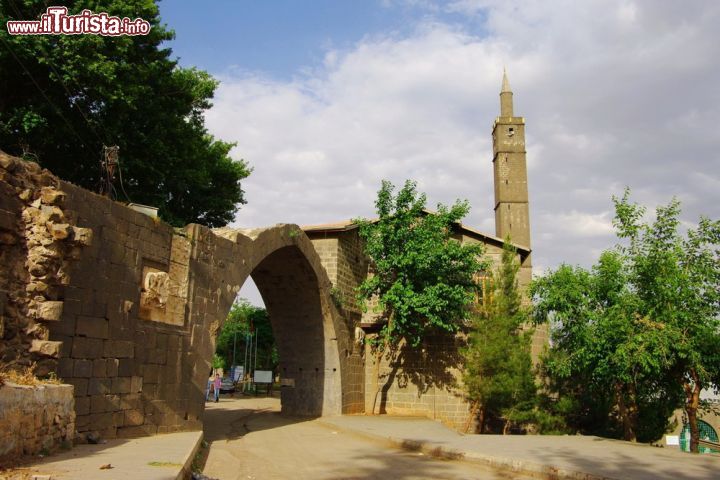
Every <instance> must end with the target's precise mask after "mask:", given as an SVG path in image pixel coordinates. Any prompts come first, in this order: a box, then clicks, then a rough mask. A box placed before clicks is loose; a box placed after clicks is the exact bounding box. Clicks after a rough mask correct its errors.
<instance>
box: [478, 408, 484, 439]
mask: <svg viewBox="0 0 720 480" xmlns="http://www.w3.org/2000/svg"><path fill="white" fill-rule="evenodd" d="M484 431H485V406H484V405H481V406H480V408H479V409H478V433H483V432H484Z"/></svg>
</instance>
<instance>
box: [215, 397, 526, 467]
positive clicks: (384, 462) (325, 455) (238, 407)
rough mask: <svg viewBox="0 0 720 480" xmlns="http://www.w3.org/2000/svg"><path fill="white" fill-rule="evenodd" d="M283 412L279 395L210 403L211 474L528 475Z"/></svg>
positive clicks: (229, 399)
mask: <svg viewBox="0 0 720 480" xmlns="http://www.w3.org/2000/svg"><path fill="white" fill-rule="evenodd" d="M279 408H280V401H279V400H278V399H277V398H257V399H255V398H235V399H232V398H222V399H221V401H220V403H208V406H207V410H206V412H205V439H206V440H207V441H208V443H210V444H211V445H210V452H209V455H208V459H207V463H206V465H205V471H204V472H205V474H206V475H208V476H210V477H213V478H218V479H221V480H236V479H242V480H249V479H258V480H264V479H313V480H330V479H383V480H387V479H391V480H415V479H448V480H449V479H508V478H526V477H518V476H512V475H510V474H507V473H505V472H497V471H494V470H492V469H490V468H488V467H485V466H481V465H476V464H472V463H466V462H461V461H446V460H438V459H434V458H430V457H428V456H425V455H423V454H420V453H417V452H406V451H402V450H398V449H396V448H393V447H392V446H390V445H388V444H385V443H384V442H381V441H375V440H372V439H368V438H367V437H363V436H359V435H357V434H353V433H348V432H341V431H337V430H334V429H333V428H332V427H330V426H327V425H324V424H323V423H322V422H321V421H317V420H307V419H303V418H294V419H293V418H287V417H283V416H281V415H280V414H279V413H278V411H279Z"/></svg>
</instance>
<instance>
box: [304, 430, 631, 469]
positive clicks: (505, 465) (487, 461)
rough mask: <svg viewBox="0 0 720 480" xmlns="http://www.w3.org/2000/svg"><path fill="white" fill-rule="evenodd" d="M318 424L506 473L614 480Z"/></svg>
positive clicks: (414, 450) (411, 450)
mask: <svg viewBox="0 0 720 480" xmlns="http://www.w3.org/2000/svg"><path fill="white" fill-rule="evenodd" d="M317 422H318V423H320V424H322V425H324V426H326V427H330V428H333V429H335V430H339V431H342V432H344V433H351V434H353V435H357V436H360V437H365V438H367V439H369V440H375V441H377V440H381V441H385V442H388V443H390V444H391V445H393V446H395V447H398V448H400V449H402V450H406V451H409V452H421V453H424V454H425V455H428V456H431V457H435V458H440V459H443V460H462V461H465V462H471V463H477V464H481V465H485V466H489V467H492V468H495V469H498V470H503V471H506V472H512V473H519V474H522V475H530V476H533V477H536V478H541V479H547V480H617V479H616V478H615V477H606V476H603V475H595V474H592V473H586V472H581V471H578V470H569V469H566V468H559V467H555V466H552V465H545V464H539V463H534V462H527V461H524V460H514V459H512V458H504V457H493V456H490V455H482V454H480V453H475V452H466V451H463V450H458V449H455V448H447V447H443V446H441V445H437V444H433V443H431V442H422V441H418V440H412V439H407V438H396V437H390V436H385V435H381V434H376V433H369V432H365V431H361V430H355V429H353V428H351V427H346V426H344V425H338V424H336V423H333V422H332V421H324V420H317Z"/></svg>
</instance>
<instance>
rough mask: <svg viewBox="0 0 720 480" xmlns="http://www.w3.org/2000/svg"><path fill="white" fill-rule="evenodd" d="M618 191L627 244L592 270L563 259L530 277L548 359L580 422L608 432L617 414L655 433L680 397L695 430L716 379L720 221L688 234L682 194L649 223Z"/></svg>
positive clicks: (625, 429)
mask: <svg viewBox="0 0 720 480" xmlns="http://www.w3.org/2000/svg"><path fill="white" fill-rule="evenodd" d="M613 200H614V203H615V211H616V215H615V220H614V225H615V227H616V229H617V231H618V236H619V237H620V238H621V239H623V240H624V241H625V244H624V245H620V246H618V247H616V248H615V249H612V250H609V251H606V252H604V253H603V254H602V255H601V257H600V261H599V262H598V264H597V265H595V266H594V267H593V269H592V271H586V270H584V269H582V268H579V267H570V266H567V265H563V266H561V267H560V268H558V270H556V271H554V272H551V273H550V274H549V275H547V276H546V277H544V278H541V279H538V280H536V281H535V282H534V283H533V284H532V286H531V293H532V295H533V296H534V297H535V300H536V309H535V314H536V320H537V321H546V320H548V319H551V320H552V322H553V329H552V339H553V346H552V349H551V351H550V352H549V354H548V356H547V357H546V361H545V368H546V370H547V372H548V373H549V374H550V376H551V378H553V381H552V383H553V384H554V386H555V387H556V388H557V389H558V391H559V392H560V393H561V394H564V395H571V396H574V398H575V400H576V406H577V409H576V410H575V413H576V414H577V418H576V420H577V421H578V422H577V423H576V425H580V426H585V427H589V428H590V429H591V430H593V429H594V430H596V431H597V430H603V429H604V430H605V432H612V430H613V429H612V428H607V426H608V425H611V424H612V423H613V418H612V417H613V416H617V419H618V423H619V424H620V425H619V426H620V429H621V431H622V436H623V438H625V439H626V440H635V439H641V440H654V439H656V438H657V437H659V436H660V435H661V434H662V433H663V431H664V428H665V427H666V424H667V419H668V417H669V414H670V413H671V412H672V410H673V409H674V408H676V407H677V406H679V405H684V408H685V410H686V411H687V413H688V418H689V422H690V425H691V434H692V430H693V428H695V430H696V433H697V422H696V418H697V417H696V416H697V408H698V406H699V404H700V401H699V395H700V391H701V390H702V389H703V388H707V387H709V386H713V387H716V388H717V387H718V381H719V380H720V260H719V259H718V244H720V223H718V222H713V221H710V220H708V219H701V221H700V223H699V226H698V228H697V229H690V230H689V231H688V233H687V238H684V237H683V236H682V235H681V234H680V233H679V232H678V224H679V221H678V216H679V213H680V210H679V204H678V202H677V201H673V202H671V203H670V204H669V205H668V206H666V207H659V208H658V209H657V215H656V219H655V221H654V222H653V223H652V224H648V223H644V222H643V220H642V219H643V216H644V213H645V211H644V209H643V208H642V207H640V206H638V205H637V204H633V203H630V201H629V191H626V192H625V195H624V196H623V198H621V199H617V198H614V199H613ZM573 384H574V385H573ZM682 392H684V396H685V398H684V401H683V400H681V397H682ZM693 424H694V425H695V427H693ZM694 438H695V440H694V441H691V448H692V447H693V446H694V448H695V450H694V451H697V436H695V437H694Z"/></svg>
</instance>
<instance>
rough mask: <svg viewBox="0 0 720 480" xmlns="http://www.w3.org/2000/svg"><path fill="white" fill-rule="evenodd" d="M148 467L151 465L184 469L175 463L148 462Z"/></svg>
mask: <svg viewBox="0 0 720 480" xmlns="http://www.w3.org/2000/svg"><path fill="white" fill-rule="evenodd" d="M148 465H150V466H151V467H173V468H177V467H180V468H182V464H180V463H175V462H148Z"/></svg>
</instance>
